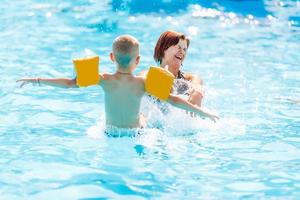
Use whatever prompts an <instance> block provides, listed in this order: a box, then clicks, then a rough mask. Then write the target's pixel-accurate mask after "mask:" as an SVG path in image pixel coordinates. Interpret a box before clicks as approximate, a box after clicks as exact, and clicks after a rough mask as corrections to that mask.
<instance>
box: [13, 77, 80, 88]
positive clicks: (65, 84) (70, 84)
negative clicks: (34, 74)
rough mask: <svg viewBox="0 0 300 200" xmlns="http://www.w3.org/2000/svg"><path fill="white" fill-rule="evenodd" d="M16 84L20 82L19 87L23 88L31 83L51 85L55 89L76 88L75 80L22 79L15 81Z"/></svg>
mask: <svg viewBox="0 0 300 200" xmlns="http://www.w3.org/2000/svg"><path fill="white" fill-rule="evenodd" d="M17 82H21V85H20V87H23V86H24V85H26V84H29V83H33V84H37V85H42V84H44V85H51V86H55V87H62V88H76V87H78V86H77V85H76V78H74V79H71V78H23V79H20V80H17Z"/></svg>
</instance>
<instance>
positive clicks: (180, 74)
mask: <svg viewBox="0 0 300 200" xmlns="http://www.w3.org/2000/svg"><path fill="white" fill-rule="evenodd" d="M183 74H184V73H183V72H182V71H180V70H179V71H178V74H177V77H176V79H185V78H184V75H183Z"/></svg>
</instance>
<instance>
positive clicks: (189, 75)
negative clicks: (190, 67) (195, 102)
mask: <svg viewBox="0 0 300 200" xmlns="http://www.w3.org/2000/svg"><path fill="white" fill-rule="evenodd" d="M182 74H183V77H184V79H185V80H187V81H193V82H194V81H196V82H199V83H200V84H203V80H202V78H201V77H200V76H199V75H198V74H195V73H192V72H182Z"/></svg>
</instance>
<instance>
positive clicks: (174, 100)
mask: <svg viewBox="0 0 300 200" xmlns="http://www.w3.org/2000/svg"><path fill="white" fill-rule="evenodd" d="M167 102H169V103H170V104H172V105H173V106H176V107H178V108H181V109H184V110H186V111H190V112H194V113H196V114H198V115H200V116H202V117H208V118H209V119H211V120H212V121H214V122H216V120H217V119H219V117H218V116H216V115H214V114H212V113H210V112H208V111H205V110H204V109H203V108H200V107H199V106H197V105H193V104H192V103H190V102H188V101H186V100H185V99H183V98H181V97H180V96H176V95H173V94H170V96H169V98H168V100H167Z"/></svg>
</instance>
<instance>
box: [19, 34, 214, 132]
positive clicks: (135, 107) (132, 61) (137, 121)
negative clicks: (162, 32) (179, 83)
mask: <svg viewBox="0 0 300 200" xmlns="http://www.w3.org/2000/svg"><path fill="white" fill-rule="evenodd" d="M110 59H111V60H112V61H113V62H114V63H116V67H117V69H116V72H115V73H113V74H109V73H101V74H100V75H99V76H100V83H99V85H100V86H101V87H102V88H103V90H104V94H105V97H104V98H105V114H106V125H112V126H115V127H118V128H143V127H144V126H145V123H144V122H143V121H144V120H143V118H142V117H141V116H140V113H139V112H140V104H141V100H142V97H143V95H144V94H145V78H144V77H141V76H135V75H133V74H132V72H133V71H134V70H135V68H136V67H137V65H138V64H139V61H140V56H139V42H138V41H137V39H135V38H134V37H132V36H130V35H122V36H119V37H117V38H116V39H115V40H114V42H113V49H112V52H111V53H110ZM18 81H21V82H22V83H21V87H22V86H23V85H24V84H27V83H38V84H39V85H40V84H47V85H53V86H59V87H66V88H68V87H77V85H76V79H69V78H54V79H45V78H28V79H21V80H18ZM167 102H169V103H170V104H172V105H174V106H176V107H179V108H182V109H185V110H187V111H192V112H195V113H198V114H199V115H201V116H204V117H208V118H210V119H211V120H213V121H215V120H216V119H217V118H218V117H217V116H215V115H213V114H210V113H208V112H205V111H203V110H202V109H201V108H200V107H198V106H195V105H193V104H191V103H189V102H187V101H186V100H184V99H182V98H180V97H179V96H175V95H172V94H171V95H170V96H169V98H168V100H167Z"/></svg>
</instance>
